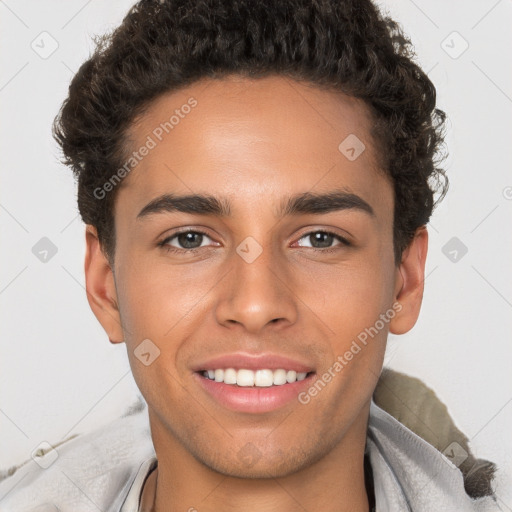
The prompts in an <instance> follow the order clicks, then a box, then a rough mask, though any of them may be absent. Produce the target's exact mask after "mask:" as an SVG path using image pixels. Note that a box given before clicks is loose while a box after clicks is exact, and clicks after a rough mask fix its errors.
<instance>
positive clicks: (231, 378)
mask: <svg viewBox="0 0 512 512" xmlns="http://www.w3.org/2000/svg"><path fill="white" fill-rule="evenodd" d="M224 384H236V370H233V368H228V369H227V370H224Z"/></svg>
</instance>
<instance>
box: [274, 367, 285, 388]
mask: <svg viewBox="0 0 512 512" xmlns="http://www.w3.org/2000/svg"><path fill="white" fill-rule="evenodd" d="M273 377H274V385H275V386H282V385H283V384H286V370H274V375H273Z"/></svg>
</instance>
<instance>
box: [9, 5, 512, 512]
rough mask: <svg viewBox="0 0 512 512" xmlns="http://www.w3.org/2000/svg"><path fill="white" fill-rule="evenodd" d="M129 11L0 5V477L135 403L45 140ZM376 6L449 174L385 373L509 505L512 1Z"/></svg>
mask: <svg viewBox="0 0 512 512" xmlns="http://www.w3.org/2000/svg"><path fill="white" fill-rule="evenodd" d="M131 4H132V1H128V0H126V1H125V0H123V1H121V0H116V1H106V0H103V1H101V0H95V1H92V0H89V1H83V0H80V1H78V0H68V1H66V2H62V1H49V0H46V1H35V0H34V1H26V0H25V1H23V0H18V1H16V2H15V1H14V0H8V1H2V0H0V48H1V54H0V70H1V72H0V104H1V124H0V131H1V132H0V144H1V148H0V172H1V189H0V236H1V244H2V245H1V247H2V251H1V252H0V262H1V264H0V328H1V338H0V343H1V347H0V350H1V352H0V353H1V358H0V432H1V433H2V435H1V436H0V469H4V468H7V467H9V466H11V465H13V464H15V463H18V462H20V461H22V460H25V459H27V458H29V457H30V455H31V453H32V452H33V450H35V449H36V448H37V447H38V446H39V445H40V444H41V443H42V442H44V441H46V442H50V443H54V444H55V443H57V442H58V441H59V440H61V439H63V438H64V437H65V436H68V435H70V434H72V433H77V432H84V431H87V430H90V429H92V428H95V427H96V426H98V425H100V424H103V423H106V422H108V421H109V420H111V419H113V418H115V417H117V416H119V415H120V414H122V413H123V412H124V411H125V410H126V408H127V406H128V405H129V404H131V403H132V402H134V401H135V399H136V396H137V395H138V394H139V392H138V389H137V388H136V386H135V384H134V382H133V379H132V376H131V373H130V370H129V366H128V360H127V356H126V349H125V345H124V344H122V345H115V346H114V345H111V344H110V343H109V342H108V339H107V337H106V335H105V333H104V332H103V330H102V328H101V327H100V325H99V324H98V322H97V321H96V319H95V317H94V316H93V314H92V312H91V311H90V309H89V306H88V303H87V301H86V295H85V291H84V276H83V257H84V253H85V250H84V248H85V245H84V227H83V225H82V223H81V220H80V218H79V217H78V212H77V208H76V203H75V186H74V182H73V179H72V176H71V172H70V171H69V170H68V169H66V168H65V167H64V166H62V165H61V164H60V163H59V161H58V159H59V155H58V152H57V148H56V145H55V144H54V142H53V141H52V139H51V136H50V126H51V122H52V120H53V118H54V116H55V114H56V113H57V111H58V108H59V106H60V104H61V102H62V100H63V99H64V98H65V96H66V91H67V87H68V84H69V80H70V79H71V77H72V75H73V74H74V73H75V72H76V71H77V70H78V68H79V66H80V64H81V63H82V62H83V61H84V60H85V59H86V58H87V56H88V54H89V51H90V50H91V49H92V47H93V43H92V41H91V37H92V36H93V35H94V34H101V33H104V32H105V31H106V30H109V29H111V28H113V27H114V26H116V25H117V24H118V23H119V22H120V21H121V19H122V17H123V15H124V14H125V12H126V11H127V9H128V7H129V6H130V5H131ZM380 5H381V6H383V8H384V9H385V10H387V11H388V12H389V13H390V14H391V15H392V16H393V17H395V18H396V19H397V21H399V22H400V23H401V24H402V26H403V27H404V28H405V31H406V33H407V34H409V35H410V36H411V37H412V41H413V43H414V45H415V48H416V52H417V56H418V60H419V62H420V64H421V65H422V67H423V68H424V69H425V70H426V71H428V73H429V76H430V77H431V79H432V81H433V82H434V84H435V86H436V88H437V91H438V99H439V101H438V104H439V107H440V108H442V109H443V110H445V111H446V112H447V114H448V118H449V119H448V122H447V125H448V136H447V144H448V149H449V153H450V154H449V157H448V159H447V160H446V162H445V166H446V167H447V169H448V173H449V177H450V180H451V189H450V192H449V194H448V196H447V197H446V199H445V200H444V202H443V203H442V204H441V206H440V207H439V208H438V210H437V211H436V213H435V215H434V217H433V219H432V222H431V224H430V226H429V232H430V252H429V257H428V261H427V275H428V277H427V279H426V291H425V297H424V306H423V310H422V314H421V316H420V320H419V321H418V323H417V325H416V326H415V327H414V329H413V330H412V331H411V332H410V333H408V334H406V335H403V336H399V337H395V336H391V337H390V340H389V346H388V352H387V357H386V364H387V365H389V366H390V367H392V368H395V369H397V370H400V371H404V372H406V373H408V374H410V375H413V376H417V377H419V378H421V379H422V380H424V381H425V382H426V383H427V384H428V385H429V386H430V387H432V388H433V389H434V390H435V391H436V393H437V394H438V396H439V397H440V398H441V399H442V400H443V401H444V402H445V403H446V404H447V406H448V408H449V411H450V412H451V414H452V415H453V417H454V418H455V420H456V422H457V425H458V427H459V428H460V429H462V430H463V431H464V432H465V433H466V434H467V436H468V437H469V438H470V440H471V446H472V448H473V450H474V451H475V452H476V454H477V455H478V456H479V457H483V458H488V459H490V460H492V461H495V462H496V463H497V464H498V465H499V466H500V473H499V475H498V479H497V482H498V487H497V494H498V497H499V500H500V504H501V506H502V508H503V509H504V510H512V490H511V489H510V482H511V479H512V459H511V452H512V449H511V448H512V437H511V435H510V432H511V431H512V372H511V356H512V344H511V339H510V338H511V336H510V333H511V330H512V329H511V328H512V315H511V312H512V285H511V277H512V270H511V265H510V261H511V258H510V256H511V254H512V251H511V248H512V229H511V214H512V174H511V172H510V164H511V160H512V153H511V151H510V146H511V144H512V117H511V112H512V80H511V78H512V68H511V66H510V60H511V50H512V46H511V39H512V35H511V32H512V31H511V30H510V27H511V22H512V2H511V1H510V0H500V1H496V0H479V1H476V0H472V1H465V2H462V1H459V0H457V1H456V0H451V1H446V0H444V1H442V0H435V1H433V0H428V1H427V0H421V1H420V0H416V1H415V2H414V1H412V0H394V1H390V0H387V1H386V2H381V3H380ZM466 46H467V48H466ZM44 237H46V238H47V239H49V241H50V242H48V240H43V241H41V239H43V238H44ZM34 247H35V248H34ZM44 250H48V253H47V254H45V253H44ZM41 251H43V252H41ZM55 251H56V252H55ZM454 251H455V252H454ZM465 251H467V252H465ZM54 253H55V254H54ZM41 258H42V259H43V261H42V260H41ZM507 483H508V485H507Z"/></svg>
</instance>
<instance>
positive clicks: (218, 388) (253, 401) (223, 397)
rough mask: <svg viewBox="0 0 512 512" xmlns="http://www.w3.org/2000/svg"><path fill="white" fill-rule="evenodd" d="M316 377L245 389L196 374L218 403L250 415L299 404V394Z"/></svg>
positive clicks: (310, 375) (311, 376)
mask: <svg viewBox="0 0 512 512" xmlns="http://www.w3.org/2000/svg"><path fill="white" fill-rule="evenodd" d="M314 376H315V374H314V373H310V374H308V376H307V377H306V378H305V379H304V380H301V381H296V382H292V383H291V384H288V383H287V384H283V385H281V386H268V387H256V386H253V387H244V386H236V385H233V384H224V382H215V381H214V380H210V379H207V378H206V377H202V376H201V375H200V374H199V373H195V374H194V377H195V378H196V379H198V380H199V384H200V385H201V386H202V387H203V389H204V390H205V391H206V392H207V393H208V394H209V395H210V396H212V397H213V398H214V399H215V400H216V401H217V402H218V403H220V404H221V405H223V406H224V407H227V408H228V409H231V410H234V411H238V412H248V413H263V412H269V411H273V410H276V409H279V408H280V407H283V406H285V405H286V404H288V403H290V402H293V401H297V402H298V395H299V393H300V392H301V391H304V390H305V389H307V388H308V387H309V386H311V383H312V381H313V379H314Z"/></svg>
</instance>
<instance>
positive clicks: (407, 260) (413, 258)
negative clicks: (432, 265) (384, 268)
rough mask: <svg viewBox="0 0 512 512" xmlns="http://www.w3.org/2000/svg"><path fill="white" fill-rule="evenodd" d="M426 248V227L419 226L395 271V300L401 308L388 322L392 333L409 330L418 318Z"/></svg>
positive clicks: (423, 280) (401, 332)
mask: <svg viewBox="0 0 512 512" xmlns="http://www.w3.org/2000/svg"><path fill="white" fill-rule="evenodd" d="M427 249H428V232H427V228H426V227H425V226H421V227H420V228H418V229H417V230H416V233H415V235H414V238H413V239H412V241H411V243H410V244H409V246H408V247H407V248H406V249H405V251H404V252H403V254H402V261H401V263H400V266H399V267H398V269H397V272H396V280H395V301H397V302H398V303H400V305H401V306H402V308H401V309H400V310H399V312H398V313H397V314H396V315H395V316H394V318H393V319H392V320H391V322H390V323H389V331H390V332H391V333H392V334H404V333H406V332H408V331H410V330H411V329H412V328H413V327H414V324H415V323H416V320H417V319H418V316H419V313H420V308H421V302H422V300H423V286H424V282H425V261H426V259H427Z"/></svg>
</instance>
